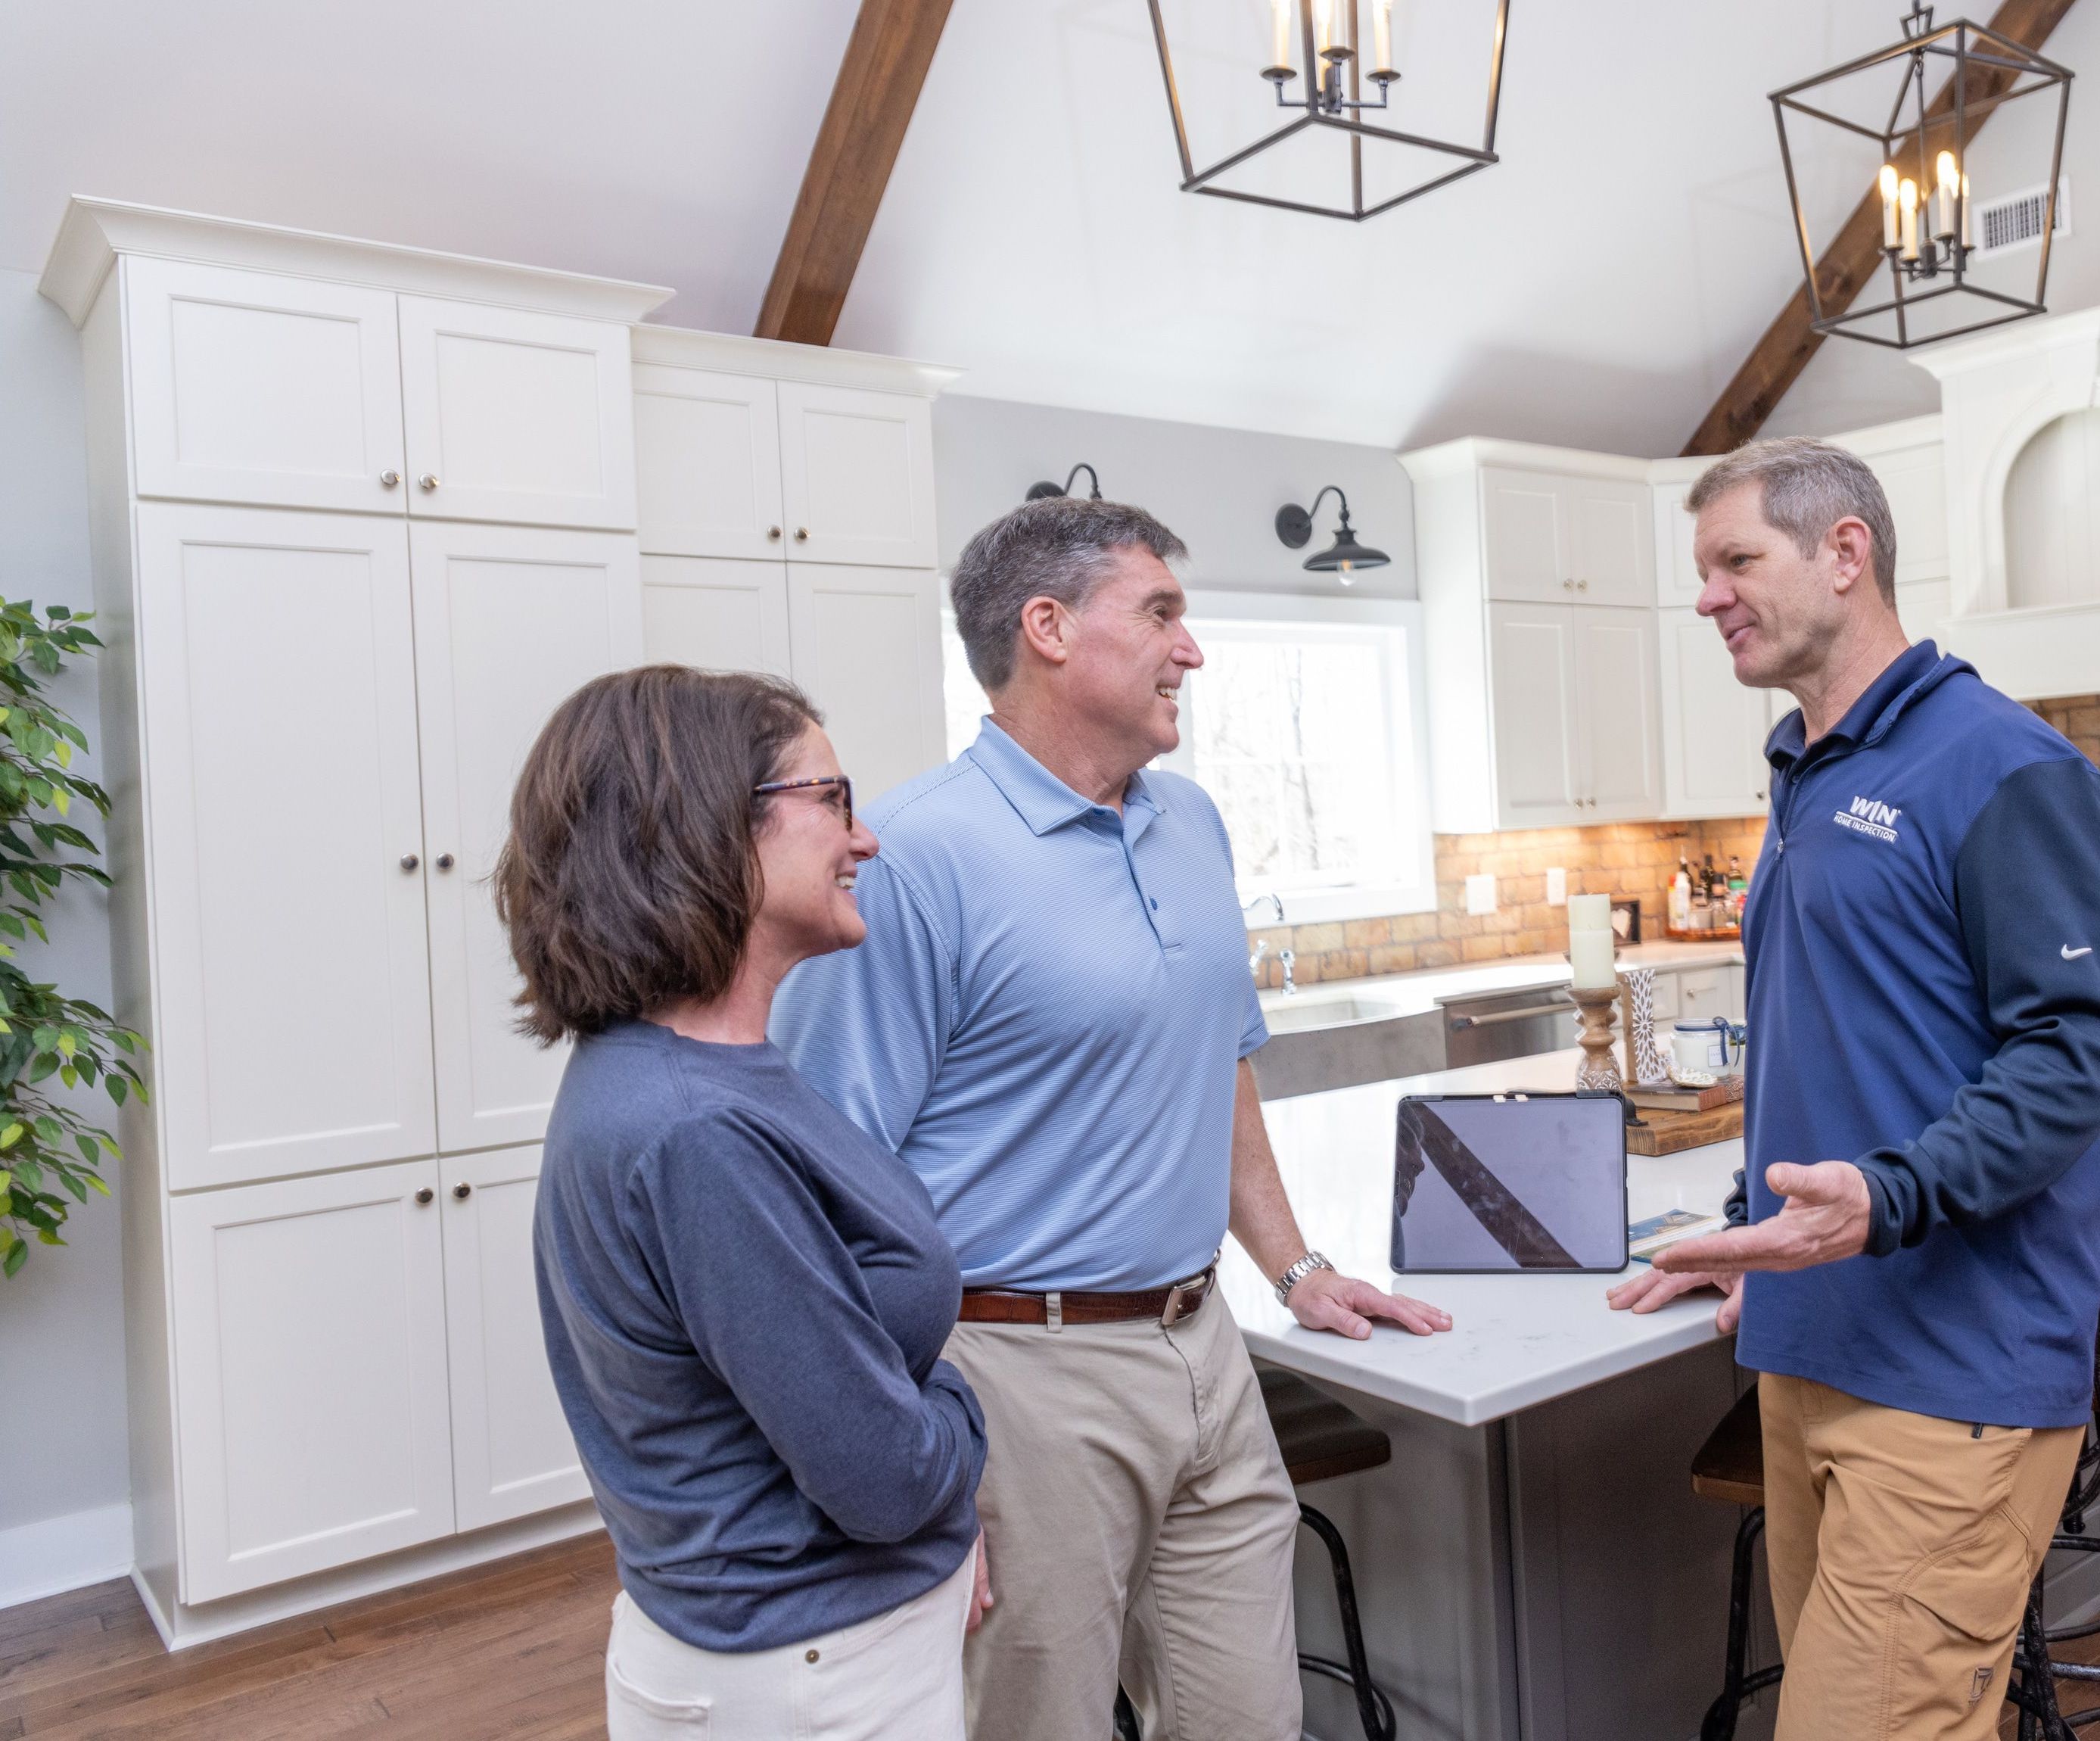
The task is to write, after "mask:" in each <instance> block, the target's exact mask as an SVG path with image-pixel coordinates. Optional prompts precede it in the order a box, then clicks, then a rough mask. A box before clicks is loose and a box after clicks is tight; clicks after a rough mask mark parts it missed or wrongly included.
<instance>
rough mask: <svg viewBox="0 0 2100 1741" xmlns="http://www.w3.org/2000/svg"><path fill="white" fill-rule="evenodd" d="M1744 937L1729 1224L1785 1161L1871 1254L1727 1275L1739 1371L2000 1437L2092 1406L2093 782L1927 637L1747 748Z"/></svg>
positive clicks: (1753, 1215)
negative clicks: (1739, 1184)
mask: <svg viewBox="0 0 2100 1741" xmlns="http://www.w3.org/2000/svg"><path fill="white" fill-rule="evenodd" d="M1766 756H1767V759H1768V760H1769V761H1770V762H1771V765H1772V770H1773V778H1772V798H1771V819H1770V821H1769V824H1768V825H1767V829H1766V832H1765V841H1764V847H1763V851H1762V855H1761V856H1760V858H1759V859H1758V870H1757V874H1756V876H1755V877H1754V879H1753V881H1752V883H1751V886H1750V900H1749V910H1748V912H1747V913H1746V915H1745V928H1744V942H1745V955H1746V957H1747V959H1748V961H1749V1033H1750V1036H1751V1038H1750V1045H1749V1059H1750V1063H1749V1099H1748V1105H1747V1108H1746V1127H1745V1137H1746V1144H1745V1153H1746V1158H1747V1160H1748V1161H1749V1167H1748V1169H1747V1171H1748V1194H1747V1195H1748V1200H1747V1204H1746V1205H1745V1204H1742V1203H1740V1200H1739V1202H1738V1204H1736V1205H1732V1213H1736V1214H1737V1215H1740V1213H1742V1212H1743V1209H1745V1207H1746V1208H1747V1213H1748V1217H1749V1219H1750V1220H1751V1221H1754V1222H1755V1221H1762V1220H1764V1219H1765V1218H1766V1217H1768V1216H1771V1215H1774V1214H1776V1213H1778V1212H1779V1209H1780V1199H1779V1198H1778V1197H1777V1196H1776V1195H1775V1194H1774V1193H1773V1192H1772V1191H1771V1190H1770V1189H1769V1188H1768V1187H1767V1186H1766V1184H1765V1182H1764V1173H1765V1169H1766V1168H1767V1167H1768V1166H1770V1165H1771V1164H1773V1163H1774V1162H1776V1161H1782V1160H1785V1161H1796V1162H1801V1163H1804V1164H1807V1163H1813V1162H1815V1161H1819V1160H1851V1161H1854V1162H1855V1163H1856V1164H1858V1165H1859V1167H1860V1169H1861V1170H1862V1171H1863V1172H1864V1173H1865V1174H1866V1177H1867V1182H1868V1189H1869V1191H1871V1193H1872V1195H1873V1217H1874V1219H1873V1231H1872V1233H1871V1235H1869V1238H1868V1246H1867V1251H1866V1253H1864V1254H1863V1255H1861V1256H1860V1257H1851V1258H1847V1259H1846V1260H1844V1261H1843V1262H1838V1263H1830V1264H1824V1265H1821V1266H1818V1267H1816V1268H1814V1269H1809V1270H1798V1271H1795V1272H1793V1273H1790V1274H1785V1275H1773V1274H1757V1275H1749V1276H1748V1277H1746V1278H1745V1294H1744V1300H1743V1318H1742V1327H1741V1331H1740V1335H1739V1337H1738V1339H1737V1343H1736V1358H1737V1359H1739V1360H1740V1361H1741V1363H1743V1364H1744V1365H1745V1366H1747V1367H1750V1368H1754V1369H1756V1370H1758V1371H1760V1372H1783V1373H1788V1374H1790V1375H1793V1376H1797V1377H1802V1378H1809V1379H1814V1380H1816V1381H1820V1382H1821V1383H1824V1384H1826V1385H1831V1386H1832V1387H1833V1388H1834V1389H1837V1390H1842V1391H1844V1392H1846V1393H1847V1394H1850V1395H1852V1396H1855V1397H1859V1398H1861V1399H1864V1400H1865V1401H1868V1402H1872V1403H1882V1404H1884V1405H1886V1406H1887V1407H1895V1408H1902V1409H1907V1410H1909V1411H1911V1412H1914V1413H1918V1414H1926V1415H1934V1416H1940V1417H1943V1418H1945V1419H1949V1420H1956V1421H1979V1422H1986V1423H1990V1424H1992V1425H2001V1426H2027V1427H2061V1426H2074V1425H2077V1424H2078V1423H2080V1421H2085V1420H2087V1419H2089V1417H2090V1415H2091V1412H2092V1407H2093V1333H2094V1323H2095V1319H2096V1316H2100V953H2096V951H2100V770H2096V769H2095V768H2094V767H2093V765H2092V764H2091V763H2090V762H2087V761H2086V760H2085V758H2084V757H2083V756H2081V755H2080V753H2078V751H2077V750H2076V749H2075V748H2074V747H2073V746H2072V745H2071V744H2070V743H2069V742H2068V741H2067V740H2065V739H2064V738H2063V737H2062V736H2059V735H2058V733H2057V732H2055V731H2053V730H2052V729H2051V728H2050V727H2049V726H2048V725H2046V724H2045V723H2044V722H2042V721H2041V720H2040V719H2039V718H2036V716H2035V715H2034V714H2031V713H2030V712H2028V711H2027V709H2025V708H2023V707H2022V706H2020V705H2018V703H2017V702H2014V701H2013V700H2010V699H2009V698H2007V697H2006V696H2003V695H2001V694H2000V693H1998V692H1996V690H1994V689H1992V688H1990V687H1988V685H1986V684H1985V683H1983V680H1982V678H1979V676H1978V675H1977V674H1976V672H1975V670H1974V668H1973V667H1971V666H1970V665H1967V664H1965V663H1964V662H1963V661H1961V660H1959V659H1953V658H1943V657H1942V656H1941V655H1940V653H1939V650H1938V649H1937V648H1936V647H1934V646H1933V645H1932V643H1930V642H1925V643H1921V644H1919V645H1917V646H1916V647H1912V648H1910V649H1909V650H1908V652H1905V653H1904V654H1903V655H1902V656H1901V657H1899V658H1898V659H1897V660H1896V661H1895V662H1894V663H1893V664H1892V665H1890V667H1889V668H1888V669H1887V670H1886V671H1885V672H1883V673H1882V675H1881V676H1880V677H1879V678H1877V679H1876V680H1875V681H1874V683H1873V684H1872V685H1871V686H1870V687H1868V690H1867V692H1866V693H1865V694H1864V695H1863V696H1861V697H1860V700H1858V701H1857V702H1856V703H1855V705H1853V707H1852V709H1851V711H1850V712H1848V713H1847V714H1846V716H1845V718H1843V719H1842V721H1841V722H1839V723H1838V726H1837V727H1835V728H1834V729H1833V730H1832V731H1830V732H1829V734H1827V735H1826V736H1824V737H1821V738H1819V739H1818V740H1816V741H1815V743H1814V744H1812V745H1808V744H1805V743H1804V731H1803V726H1802V716H1801V714H1800V713H1799V712H1798V711H1796V712H1794V713H1793V714H1789V715H1788V716H1787V717H1786V718H1785V719H1783V720H1781V721H1780V723H1779V724H1778V725H1777V726H1776V727H1774V728H1773V731H1772V733H1771V737H1770V738H1769V739H1768V740H1767V744H1766Z"/></svg>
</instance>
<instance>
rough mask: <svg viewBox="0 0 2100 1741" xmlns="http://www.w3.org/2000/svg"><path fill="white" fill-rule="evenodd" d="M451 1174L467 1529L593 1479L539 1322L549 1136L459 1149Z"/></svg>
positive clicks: (454, 1324)
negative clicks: (545, 1140) (544, 1158)
mask: <svg viewBox="0 0 2100 1741" xmlns="http://www.w3.org/2000/svg"><path fill="white" fill-rule="evenodd" d="M442 1173H443V1179H442V1186H441V1195H440V1200H441V1202H442V1204H443V1210H444V1235H445V1333H446V1342H447V1346H448V1349H449V1350H450V1353H451V1359H452V1469H453V1478H452V1487H453V1494H454V1499H455V1504H456V1509H457V1518H458V1524H459V1527H460V1528H461V1529H463V1530H475V1529H482V1528H485V1527H487V1525H489V1524H492V1523H501V1522H504V1521H505V1519H506V1518H522V1517H524V1516H526V1515H527V1514H528V1513H532V1512H536V1511H545V1510H546V1509H548V1508H549V1506H552V1505H567V1504H568V1503H569V1502H570V1501H571V1500H582V1499H589V1497H590V1483H589V1480H587V1479H586V1478H585V1474H584V1471H583V1464H582V1461H581V1460H580V1458H579V1457H578V1456H577V1455H576V1441H575V1439H573V1438H571V1437H570V1434H569V1424H568V1421H567V1420H566V1419H565V1418H564V1417H563V1416H562V1403H561V1399H560V1398H559V1397H558V1396H557V1395H556V1394H555V1392H554V1377H553V1375H552V1374H550V1373H549V1372H548V1370H547V1348H546V1343H545V1339H544V1338H543V1337H542V1336H541V1335H540V1297H539V1292H538V1289H537V1287H536V1284H535V1282H534V1279H533V1274H532V1207H533V1204H534V1203H535V1201H536V1200H537V1197H538V1195H539V1188H540V1149H539V1146H538V1145H537V1144H536V1143H535V1144H532V1145H531V1146H529V1147H523V1148H510V1149H497V1150H496V1151H493V1152H492V1153H489V1154H485V1155H456V1156H450V1157H448V1159H447V1160H444V1161H443V1163H442Z"/></svg>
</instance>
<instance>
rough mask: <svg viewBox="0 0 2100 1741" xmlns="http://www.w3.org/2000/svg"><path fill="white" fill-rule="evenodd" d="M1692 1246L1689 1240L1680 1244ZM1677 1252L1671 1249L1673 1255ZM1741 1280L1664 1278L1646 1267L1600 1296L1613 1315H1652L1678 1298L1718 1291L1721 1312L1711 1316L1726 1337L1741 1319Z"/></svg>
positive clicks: (1702, 1274)
mask: <svg viewBox="0 0 2100 1741" xmlns="http://www.w3.org/2000/svg"><path fill="white" fill-rule="evenodd" d="M1694 1243H1695V1242H1694V1241H1692V1240H1690V1239H1687V1240H1685V1241H1684V1244H1687V1245H1690V1244H1694ZM1670 1249H1671V1250H1672V1251H1674V1250H1675V1249H1676V1247H1675V1246H1672V1247H1671V1248H1670ZM1742 1285H1743V1278H1742V1276H1741V1275H1740V1274H1729V1275H1717V1274H1715V1273H1714V1272H1713V1271H1711V1270H1691V1271H1689V1272H1687V1273H1681V1274H1665V1273H1664V1272H1663V1271H1662V1270H1660V1269H1657V1268H1655V1267H1653V1266H1650V1267H1649V1268H1648V1269H1644V1270H1642V1271H1641V1273H1640V1274H1639V1275H1636V1276H1634V1277H1632V1278H1631V1279H1629V1280H1626V1281H1623V1282H1621V1283H1620V1284H1619V1285H1618V1286H1617V1287H1616V1288H1612V1291H1611V1292H1609V1293H1608V1294H1606V1295H1605V1296H1604V1298H1605V1300H1606V1301H1607V1302H1608V1303H1609V1305H1610V1306H1611V1308H1612V1310H1613V1311H1615V1312H1652V1311H1653V1310H1656V1308H1657V1306H1667V1305H1668V1304H1669V1303H1670V1301H1672V1300H1674V1299H1675V1298H1677V1297H1678V1296H1679V1294H1687V1293H1692V1292H1696V1290H1697V1289H1699V1288H1719V1289H1720V1290H1721V1292H1723V1294H1725V1295H1726V1296H1727V1298H1725V1299H1724V1300H1723V1301H1721V1309H1720V1310H1718V1311H1717V1312H1716V1313H1714V1328H1715V1329H1717V1330H1718V1331H1719V1332H1721V1334H1722V1335H1723V1336H1727V1335H1728V1334H1729V1333H1730V1332H1732V1331H1733V1330H1734V1329H1735V1328H1736V1320H1737V1319H1740V1317H1741V1316H1742V1315H1743V1295H1742Z"/></svg>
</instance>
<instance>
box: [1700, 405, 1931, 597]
mask: <svg viewBox="0 0 2100 1741" xmlns="http://www.w3.org/2000/svg"><path fill="white" fill-rule="evenodd" d="M1737 484H1756V485H1757V486H1758V490H1759V492H1760V498H1759V500H1760V509H1761V511H1762V513H1763V515H1764V517H1765V524H1767V525H1768V526H1771V527H1772V528H1774V529H1775V530H1776V531H1780V532H1785V534H1786V535H1787V536H1788V537H1789V538H1791V539H1793V547H1794V548H1795V549H1796V550H1799V551H1800V552H1801V554H1802V555H1803V556H1813V555H1815V552H1816V549H1817V547H1818V546H1820V545H1821V543H1822V542H1823V537H1824V533H1826V532H1829V530H1830V528H1832V527H1833V526H1834V525H1836V524H1838V521H1840V520H1842V519H1856V520H1860V521H1861V522H1863V523H1864V524H1865V526H1866V528H1867V531H1868V535H1869V537H1871V538H1872V540H1873V559H1874V585H1876V587H1877V588H1878V589H1879V590H1880V592H1881V594H1882V603H1885V604H1889V605H1893V604H1895V602H1896V522H1895V515H1893V514H1891V513H1890V511H1889V498H1888V497H1887V495H1886V493H1885V492H1884V491H1883V490H1882V480H1881V479H1879V478H1877V477H1876V476H1875V475H1874V472H1873V467H1872V466H1869V465H1868V463H1867V462H1866V461H1864V459H1862V458H1860V456H1859V455H1858V454H1856V453H1847V452H1846V450H1845V449H1843V448H1839V447H1833V446H1832V445H1831V444H1829V442H1827V441H1815V440H1811V439H1810V438H1809V437H1808V436H1807V435H1775V436H1773V437H1771V439H1769V440H1764V441H1753V442H1749V443H1748V444H1745V445H1744V446H1742V447H1740V448H1737V449H1736V451H1735V452H1734V453H1731V454H1729V455H1727V457H1725V458H1723V459H1721V460H1718V461H1717V462H1714V464H1713V465H1711V466H1708V467H1707V468H1706V469H1705V471H1702V472H1701V473H1700V475H1699V481H1698V482H1697V483H1696V484H1693V485H1692V489H1691V493H1689V494H1688V495H1687V496H1686V497H1685V498H1684V507H1685V511H1686V512H1687V513H1690V514H1696V513H1697V512H1699V510H1701V508H1703V507H1705V506H1706V504H1707V503H1709V502H1714V501H1717V500H1718V499H1719V498H1720V497H1723V496H1725V495H1727V493H1728V492H1729V491H1730V490H1732V489H1733V488H1735V487H1736V485H1737Z"/></svg>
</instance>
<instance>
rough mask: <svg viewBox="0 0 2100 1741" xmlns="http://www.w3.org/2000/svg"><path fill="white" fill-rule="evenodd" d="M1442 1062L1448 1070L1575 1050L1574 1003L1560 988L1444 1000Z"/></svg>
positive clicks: (1562, 987)
mask: <svg viewBox="0 0 2100 1741" xmlns="http://www.w3.org/2000/svg"><path fill="white" fill-rule="evenodd" d="M1437 1001H1438V1002H1439V1003H1440V1004H1441V1005H1443V1008H1444V1062H1445V1067H1446V1068H1447V1069H1451V1070H1458V1069H1462V1068H1463V1067H1465V1066H1466V1065H1468V1064H1491V1063H1494V1062H1495V1060H1496V1059H1497V1058H1529V1057H1531V1056H1533V1054H1536V1053H1539V1052H1558V1051H1560V1050H1562V1049H1564V1048H1565V1047H1568V1046H1571V1045H1574V1044H1575V1036H1576V1032H1577V1029H1576V1022H1575V999H1574V997H1573V995H1571V994H1570V992H1568V988H1567V987H1566V986H1564V985H1544V986H1533V987H1532V988H1529V990H1527V991H1521V992H1495V993H1493V994H1492V995H1490V996H1473V997H1445V998H1439V999H1438V1000H1437Z"/></svg>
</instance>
